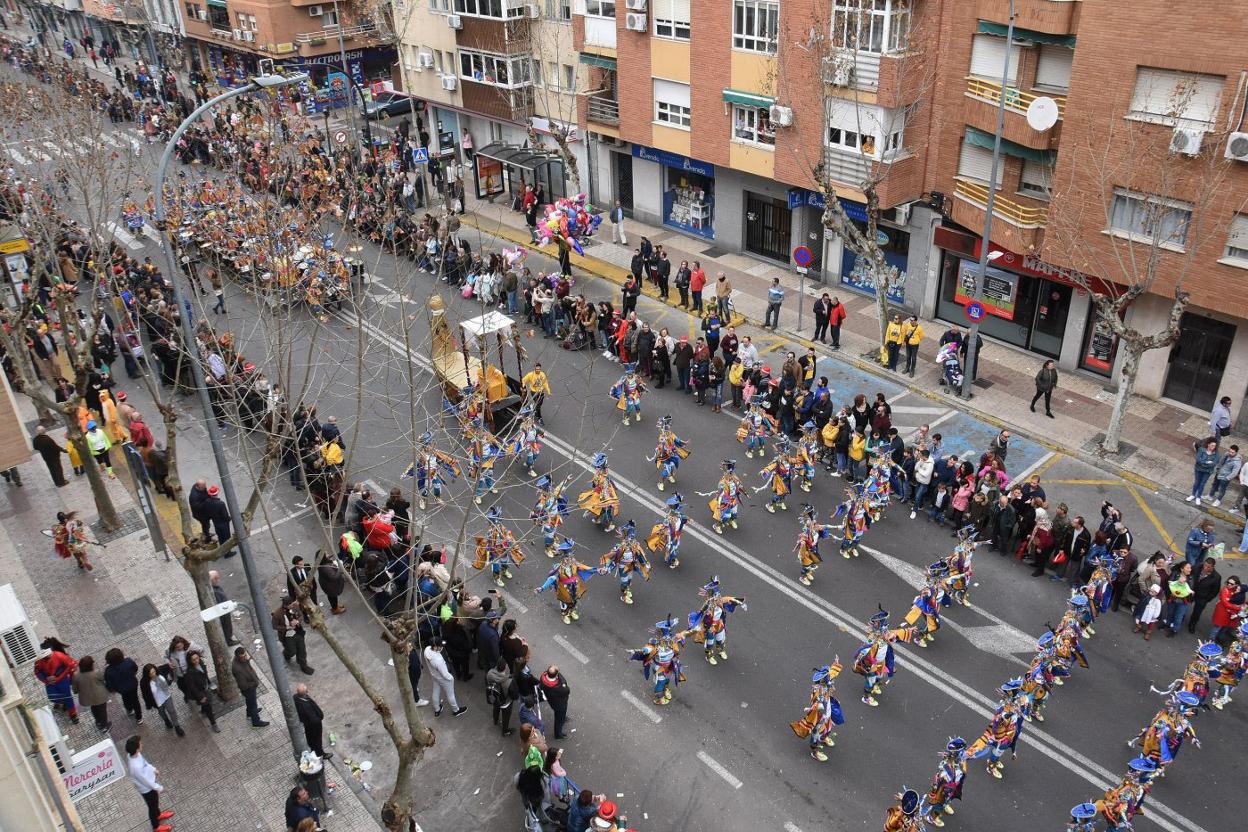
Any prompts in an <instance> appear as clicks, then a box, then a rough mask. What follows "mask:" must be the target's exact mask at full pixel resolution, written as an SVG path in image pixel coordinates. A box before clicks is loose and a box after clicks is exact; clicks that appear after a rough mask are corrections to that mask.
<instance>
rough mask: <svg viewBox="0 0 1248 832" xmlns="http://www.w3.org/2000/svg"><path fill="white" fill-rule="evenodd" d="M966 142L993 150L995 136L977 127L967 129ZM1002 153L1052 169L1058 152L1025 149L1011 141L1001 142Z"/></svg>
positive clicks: (1003, 140) (1004, 140) (1031, 148)
mask: <svg viewBox="0 0 1248 832" xmlns="http://www.w3.org/2000/svg"><path fill="white" fill-rule="evenodd" d="M966 140H967V142H969V143H970V144H973V145H975V146H976V147H986V148H988V149H989V150H992V142H993V135H992V134H991V133H988V132H985V131H983V130H979V129H977V128H975V127H967V128H966ZM1001 152H1002V153H1004V154H1006V155H1007V156H1016V157H1018V158H1019V159H1026V160H1027V161H1029V162H1039V163H1040V164H1042V165H1049V166H1050V167H1052V166H1053V165H1054V164H1056V162H1057V151H1056V150H1036V149H1035V148H1033V147H1025V146H1024V145H1021V144H1018V143H1016V142H1012V141H1010V140H1009V139H1002V140H1001Z"/></svg>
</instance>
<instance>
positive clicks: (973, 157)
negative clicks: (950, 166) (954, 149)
mask: <svg viewBox="0 0 1248 832" xmlns="http://www.w3.org/2000/svg"><path fill="white" fill-rule="evenodd" d="M1003 173H1005V155H1004V154H1002V156H1001V159H1000V160H999V161H998V164H997V188H1000V187H1001V176H1002V174H1003ZM958 176H962V177H965V178H967V179H973V180H975V181H976V182H979V183H980V184H982V185H987V184H988V179H989V177H990V176H992V151H991V150H989V149H988V148H986V147H980V146H979V145H977V144H971V143H970V142H968V141H966V140H965V139H963V141H962V152H961V154H960V155H959V156H958Z"/></svg>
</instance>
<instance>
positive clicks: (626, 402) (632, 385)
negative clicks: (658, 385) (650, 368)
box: [611, 363, 646, 425]
mask: <svg viewBox="0 0 1248 832" xmlns="http://www.w3.org/2000/svg"><path fill="white" fill-rule="evenodd" d="M645 391H646V385H644V384H642V383H641V379H639V378H637V364H636V363H632V364H625V365H624V375H622V376H620V380H619V381H617V382H616V383H615V384H613V385H611V398H613V399H615V401H616V405H615V406H616V408H617V409H618V410H622V411H624V424H625V425H627V424H629V419H630V418H631V417H632V416H636V417H637V421H638V422H641V394H642V393H644V392H645Z"/></svg>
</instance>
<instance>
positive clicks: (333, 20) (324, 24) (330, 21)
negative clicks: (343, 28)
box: [321, 9, 338, 29]
mask: <svg viewBox="0 0 1248 832" xmlns="http://www.w3.org/2000/svg"><path fill="white" fill-rule="evenodd" d="M337 25H338V12H336V11H334V10H333V9H326V10H325V14H323V15H321V28H322V29H332V28H334V27H335V26H337Z"/></svg>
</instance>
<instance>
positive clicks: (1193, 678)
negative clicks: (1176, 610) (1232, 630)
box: [1180, 641, 1222, 711]
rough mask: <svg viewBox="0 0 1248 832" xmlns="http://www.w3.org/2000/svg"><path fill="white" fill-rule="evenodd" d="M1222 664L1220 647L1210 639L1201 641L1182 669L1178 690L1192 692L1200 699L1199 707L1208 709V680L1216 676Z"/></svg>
mask: <svg viewBox="0 0 1248 832" xmlns="http://www.w3.org/2000/svg"><path fill="white" fill-rule="evenodd" d="M1221 664H1222V648H1221V647H1219V646H1218V645H1217V644H1216V643H1214V642H1212V641H1205V642H1201V643H1200V645H1199V646H1198V647H1197V648H1196V655H1195V656H1194V657H1193V658H1192V660H1191V661H1190V662H1188V663H1187V667H1186V668H1184V669H1183V679H1182V681H1181V688H1180V690H1185V691H1187V692H1188V693H1191V694H1194V695H1195V696H1196V698H1197V699H1199V700H1200V707H1202V708H1204V709H1205V710H1206V711H1207V710H1209V691H1210V685H1209V682H1210V680H1211V679H1216V678H1217V677H1218V672H1219V666H1220V665H1221Z"/></svg>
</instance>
